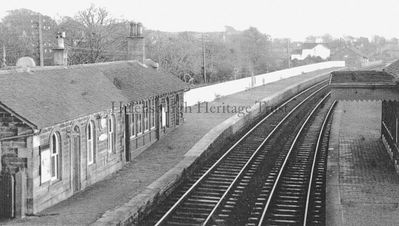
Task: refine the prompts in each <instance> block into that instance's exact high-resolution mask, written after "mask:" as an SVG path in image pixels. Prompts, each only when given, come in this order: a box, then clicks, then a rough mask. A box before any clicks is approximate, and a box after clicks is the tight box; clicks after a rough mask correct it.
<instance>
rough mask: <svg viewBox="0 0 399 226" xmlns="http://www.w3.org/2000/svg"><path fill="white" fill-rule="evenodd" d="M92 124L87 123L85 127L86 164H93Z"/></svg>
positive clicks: (93, 135)
mask: <svg viewBox="0 0 399 226" xmlns="http://www.w3.org/2000/svg"><path fill="white" fill-rule="evenodd" d="M94 131H95V130H94V123H93V122H89V124H88V125H87V163H88V164H89V165H90V164H93V163H94V138H95V133H94Z"/></svg>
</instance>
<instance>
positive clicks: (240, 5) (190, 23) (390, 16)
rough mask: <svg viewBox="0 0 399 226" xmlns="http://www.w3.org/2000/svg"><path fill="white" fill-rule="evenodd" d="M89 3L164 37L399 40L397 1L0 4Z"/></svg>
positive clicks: (13, 5)
mask: <svg viewBox="0 0 399 226" xmlns="http://www.w3.org/2000/svg"><path fill="white" fill-rule="evenodd" d="M91 3H95V4H96V5H97V6H101V7H105V8H107V9H108V11H110V12H111V14H112V16H114V17H118V18H124V19H129V20H134V21H139V22H142V23H143V24H144V26H145V27H147V28H149V29H154V30H162V31H185V30H191V31H222V30H224V26H225V25H229V26H232V27H234V28H236V29H239V30H242V29H246V28H248V27H249V26H253V27H257V28H258V29H259V30H260V31H261V32H263V33H267V34H270V35H271V36H272V37H273V38H277V37H290V38H292V39H294V40H303V39H304V38H305V37H306V36H308V35H322V34H325V33H330V34H332V35H333V36H335V37H340V36H342V35H352V36H356V37H357V36H366V37H371V36H372V35H375V34H377V35H382V36H385V37H387V38H391V37H398V38H399V28H398V24H399V23H398V22H399V1H398V0H378V1H370V0H195V1H194V0H96V1H94V0H51V1H49V0H0V18H2V17H4V16H5V15H6V13H7V10H10V9H17V8H28V9H31V10H34V11H38V12H41V13H43V14H46V15H49V16H51V17H59V16H74V15H75V14H76V12H78V11H79V10H82V9H85V8H88V7H89V6H90V4H91Z"/></svg>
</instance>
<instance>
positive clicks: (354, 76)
mask: <svg viewBox="0 0 399 226" xmlns="http://www.w3.org/2000/svg"><path fill="white" fill-rule="evenodd" d="M394 79H395V78H394V77H393V76H392V75H391V74H389V73H386V72H384V71H374V70H368V71H334V72H332V73H331V80H330V84H331V85H333V86H334V85H349V86H351V85H352V86H353V85H363V86H364V85H366V86H367V85H369V86H370V85H372V86H375V85H394V84H395V82H394Z"/></svg>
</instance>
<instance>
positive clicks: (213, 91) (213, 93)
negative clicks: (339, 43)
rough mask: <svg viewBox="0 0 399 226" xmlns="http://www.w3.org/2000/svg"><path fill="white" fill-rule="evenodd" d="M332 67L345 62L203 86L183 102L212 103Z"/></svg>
mask: <svg viewBox="0 0 399 226" xmlns="http://www.w3.org/2000/svg"><path fill="white" fill-rule="evenodd" d="M332 67H345V61H327V62H321V63H317V64H309V65H304V66H299V67H294V68H289V69H284V70H281V71H274V72H270V73H267V74H261V75H257V76H254V77H253V81H252V78H251V77H247V78H242V79H237V80H233V81H228V82H223V83H218V84H214V85H209V86H204V87H200V88H196V89H191V90H189V91H187V92H185V93H184V101H185V102H186V105H187V106H192V105H195V104H197V103H198V102H204V101H213V100H214V99H215V98H216V97H219V96H226V95H230V94H233V93H238V92H241V91H244V90H247V89H250V88H253V87H257V86H261V85H264V84H267V83H271V82H275V81H278V80H281V79H284V78H289V77H292V76H296V75H300V74H302V73H307V72H311V71H316V70H320V69H327V68H332Z"/></svg>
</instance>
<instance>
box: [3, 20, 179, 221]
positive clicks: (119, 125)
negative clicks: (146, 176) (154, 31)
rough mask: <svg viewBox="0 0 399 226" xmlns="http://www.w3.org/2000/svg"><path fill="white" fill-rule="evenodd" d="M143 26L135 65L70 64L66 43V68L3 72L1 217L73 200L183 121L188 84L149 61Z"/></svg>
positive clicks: (135, 34)
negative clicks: (73, 196)
mask: <svg viewBox="0 0 399 226" xmlns="http://www.w3.org/2000/svg"><path fill="white" fill-rule="evenodd" d="M140 26H141V25H140V24H133V25H132V27H133V29H132V30H131V34H130V36H129V37H128V61H119V62H109V63H97V64H87V65H73V66H67V65H66V64H67V60H66V57H67V53H66V50H65V49H64V48H63V45H59V46H58V48H57V49H55V50H54V51H53V52H54V64H55V65H59V66H51V67H31V68H28V67H25V68H21V69H13V70H5V71H0V158H1V161H0V169H1V173H0V200H1V203H0V205H1V206H0V216H3V217H15V216H16V217H21V216H24V215H25V214H35V213H37V212H39V211H41V210H43V209H45V208H48V207H51V206H52V205H54V204H56V203H58V202H60V201H61V200H64V199H67V198H68V197H70V196H72V195H73V194H75V193H76V192H79V191H80V190H82V189H84V188H86V187H88V186H89V185H91V184H94V183H96V182H98V181H100V180H102V179H104V178H105V177H106V176H108V175H110V174H112V173H113V172H115V171H117V170H119V169H121V168H122V166H123V165H124V164H125V163H126V162H128V161H131V160H132V159H134V158H135V156H137V155H138V154H139V153H140V152H142V151H143V150H145V149H146V148H147V147H149V145H151V144H152V143H154V142H156V141H157V140H159V139H160V137H162V136H163V135H164V134H166V133H168V132H169V131H171V130H172V129H173V128H175V127H177V126H178V125H179V124H181V123H182V120H183V118H182V116H183V114H182V112H181V111H180V109H181V106H183V92H184V90H185V89H186V85H185V83H183V82H182V81H180V79H178V78H176V77H175V76H173V75H170V74H166V73H161V72H158V71H157V70H156V68H157V67H158V65H157V64H156V63H155V62H153V61H149V60H146V59H145V52H144V37H143V36H142V30H141V29H142V27H140ZM58 38H61V39H62V36H59V37H58ZM61 39H59V43H61V44H62V41H63V40H61ZM144 63H149V64H150V65H149V66H147V65H145V64H144Z"/></svg>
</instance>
